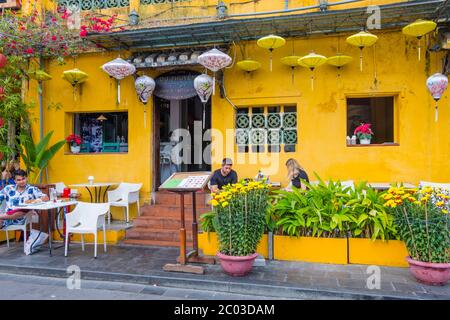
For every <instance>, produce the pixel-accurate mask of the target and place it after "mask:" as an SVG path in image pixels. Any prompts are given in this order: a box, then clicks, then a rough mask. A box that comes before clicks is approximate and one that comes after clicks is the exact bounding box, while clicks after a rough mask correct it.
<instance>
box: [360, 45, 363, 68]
mask: <svg viewBox="0 0 450 320" xmlns="http://www.w3.org/2000/svg"><path fill="white" fill-rule="evenodd" d="M360 50H361V52H360V54H359V70H361V72H362V71H363V49H362V48H360Z"/></svg>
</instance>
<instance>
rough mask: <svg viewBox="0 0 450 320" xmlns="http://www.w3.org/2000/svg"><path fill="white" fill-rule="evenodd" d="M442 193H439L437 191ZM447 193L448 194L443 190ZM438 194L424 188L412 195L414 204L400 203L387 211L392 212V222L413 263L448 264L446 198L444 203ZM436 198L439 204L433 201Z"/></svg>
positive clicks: (447, 197)
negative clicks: (393, 217) (393, 221)
mask: <svg viewBox="0 0 450 320" xmlns="http://www.w3.org/2000/svg"><path fill="white" fill-rule="evenodd" d="M440 192H442V191H440ZM447 193H450V192H448V191H447ZM437 194H438V192H436V191H434V190H431V189H428V191H425V192H418V193H416V194H412V196H413V197H415V196H417V200H418V201H411V202H410V201H402V202H401V203H399V204H398V205H397V206H393V207H392V208H391V210H392V211H393V212H394V213H395V223H396V224H397V225H398V229H399V233H400V235H401V238H402V240H403V241H404V242H405V244H406V247H407V248H408V252H409V254H410V256H411V258H413V259H414V260H418V261H423V262H432V263H449V262H450V229H449V222H450V221H449V220H450V216H449V214H448V210H446V209H443V208H448V207H449V206H450V204H449V196H448V195H444V196H443V197H446V198H444V201H445V202H446V203H447V206H446V207H445V202H444V201H441V200H442V198H440V197H439V196H437ZM436 198H440V199H439V201H441V204H442V203H443V202H444V204H443V205H441V206H439V205H438V204H439V201H434V199H436Z"/></svg>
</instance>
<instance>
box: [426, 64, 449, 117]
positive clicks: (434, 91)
mask: <svg viewBox="0 0 450 320" xmlns="http://www.w3.org/2000/svg"><path fill="white" fill-rule="evenodd" d="M447 86H448V78H447V77H446V76H445V75H443V74H441V73H435V74H433V75H432V76H431V77H429V78H428V79H427V87H428V90H429V91H430V93H431V95H432V96H433V99H434V100H435V101H436V115H435V121H436V122H437V121H438V117H439V115H438V101H439V99H441V97H442V94H443V93H444V91H445V90H446V89H447Z"/></svg>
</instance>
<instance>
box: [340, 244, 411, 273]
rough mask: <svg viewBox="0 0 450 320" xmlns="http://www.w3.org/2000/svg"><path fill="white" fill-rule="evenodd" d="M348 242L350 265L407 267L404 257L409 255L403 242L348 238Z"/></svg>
mask: <svg viewBox="0 0 450 320" xmlns="http://www.w3.org/2000/svg"><path fill="white" fill-rule="evenodd" d="M348 241H349V261H350V263H353V264H369V265H379V266H388V267H408V262H407V261H406V257H407V256H408V255H409V254H408V251H407V249H406V246H405V243H404V242H403V241H399V240H389V241H381V240H375V241H372V240H370V239H356V238H350V239H348Z"/></svg>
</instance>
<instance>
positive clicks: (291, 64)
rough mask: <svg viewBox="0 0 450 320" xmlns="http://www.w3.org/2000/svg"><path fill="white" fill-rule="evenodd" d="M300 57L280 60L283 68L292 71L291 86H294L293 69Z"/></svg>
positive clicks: (288, 57)
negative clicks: (285, 67) (286, 67)
mask: <svg viewBox="0 0 450 320" xmlns="http://www.w3.org/2000/svg"><path fill="white" fill-rule="evenodd" d="M300 58H301V57H300V56H287V57H284V58H281V63H282V64H284V65H285V66H288V67H291V70H292V84H294V77H295V68H297V67H298V66H299V64H298V60H299V59H300Z"/></svg>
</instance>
